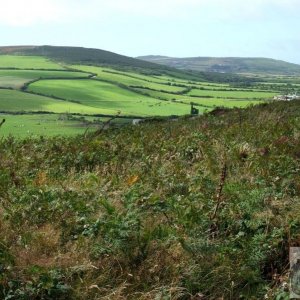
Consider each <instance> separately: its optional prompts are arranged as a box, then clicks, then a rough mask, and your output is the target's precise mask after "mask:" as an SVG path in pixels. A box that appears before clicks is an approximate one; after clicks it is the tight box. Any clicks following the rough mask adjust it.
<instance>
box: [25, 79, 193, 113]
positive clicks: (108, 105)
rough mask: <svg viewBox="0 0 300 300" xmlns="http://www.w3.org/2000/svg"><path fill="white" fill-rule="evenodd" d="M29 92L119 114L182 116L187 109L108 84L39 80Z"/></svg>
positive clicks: (91, 81) (85, 81) (95, 81)
mask: <svg viewBox="0 0 300 300" xmlns="http://www.w3.org/2000/svg"><path fill="white" fill-rule="evenodd" d="M29 91H32V92H35V93H40V94H44V95H48V96H56V97H61V98H65V99H67V100H75V101H79V102H80V103H81V104H83V105H85V106H89V107H94V108H97V109H103V108H104V109H107V110H114V111H113V113H114V114H116V113H117V112H118V111H120V112H121V114H122V115H141V116H151V115H159V116H163V115H182V114H188V113H189V106H187V105H184V104H175V103H172V102H167V101H160V100H157V99H155V98H151V97H146V96H143V95H140V94H137V93H134V92H132V91H130V90H126V89H123V88H120V87H119V86H117V85H113V84H111V83H107V82H102V81H98V80H43V81H38V82H35V83H33V84H31V85H30V86H29Z"/></svg>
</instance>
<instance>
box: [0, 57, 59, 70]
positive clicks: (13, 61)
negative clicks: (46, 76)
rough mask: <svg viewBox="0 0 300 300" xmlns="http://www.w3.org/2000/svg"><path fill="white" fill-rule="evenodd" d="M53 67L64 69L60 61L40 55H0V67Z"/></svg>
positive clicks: (53, 68)
mask: <svg viewBox="0 0 300 300" xmlns="http://www.w3.org/2000/svg"><path fill="white" fill-rule="evenodd" d="M4 68H16V69H52V70H62V69H64V67H63V66H62V64H60V63H56V62H53V61H51V60H49V59H47V58H45V57H40V56H22V55H0V69H4Z"/></svg>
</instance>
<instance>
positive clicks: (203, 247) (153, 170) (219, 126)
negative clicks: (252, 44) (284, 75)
mask: <svg viewBox="0 0 300 300" xmlns="http://www.w3.org/2000/svg"><path fill="white" fill-rule="evenodd" d="M299 121H300V103H299V102H289V103H283V102H277V103H271V104H268V105H259V106H255V107H250V108H247V109H245V110H241V109H233V110H222V109H219V110H216V111H215V112H213V113H212V114H207V115H203V116H200V117H196V118H193V119H189V118H181V119H179V120H178V121H176V122H175V121H166V122H156V123H151V122H149V123H145V124H143V125H140V126H126V127H123V128H118V129H112V130H106V131H104V132H102V133H101V134H100V135H98V136H95V135H93V134H90V135H87V136H85V137H84V136H77V137H54V138H44V137H40V138H33V137H32V138H26V139H24V140H17V139H14V138H13V137H8V138H5V139H4V138H3V139H2V140H1V142H0V157H1V160H0V204H1V206H0V213H1V214H0V230H1V235H0V298H1V299H183V300H185V299H217V298H224V299H263V298H264V297H268V298H269V299H275V298H276V297H277V298H276V299H284V298H285V297H286V295H287V294H286V293H287V292H286V291H285V290H284V288H283V287H282V286H284V282H285V281H286V280H287V277H288V252H289V247H290V246H299V244H300V234H299V232H300V231H299V230H300V204H299V203H300V202H299V196H300V172H299V170H300V122H299Z"/></svg>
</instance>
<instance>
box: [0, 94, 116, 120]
mask: <svg viewBox="0 0 300 300" xmlns="http://www.w3.org/2000/svg"><path fill="white" fill-rule="evenodd" d="M0 111H5V112H8V111H11V112H23V111H28V112H32V111H46V112H54V113H80V114H90V115H92V114H112V113H115V110H112V109H105V108H95V107H90V106H86V105H82V104H80V103H73V102H69V101H63V100H57V99H53V98H50V97H45V96H40V95H34V94H31V93H24V92H20V91H14V90H1V89H0Z"/></svg>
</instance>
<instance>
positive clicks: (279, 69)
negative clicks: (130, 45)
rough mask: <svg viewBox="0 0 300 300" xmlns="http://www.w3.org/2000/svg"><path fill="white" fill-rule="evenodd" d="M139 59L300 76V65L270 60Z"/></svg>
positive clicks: (224, 70)
mask: <svg viewBox="0 0 300 300" xmlns="http://www.w3.org/2000/svg"><path fill="white" fill-rule="evenodd" d="M137 58H138V59H141V60H144V61H148V62H152V63H157V64H162V65H165V66H169V67H173V68H177V69H180V70H194V71H201V72H221V73H250V74H256V73H258V74H273V75H275V74H282V75H300V65H297V64H293V63H288V62H285V61H281V60H275V59H270V58H242V57H189V58H175V57H167V56H155V55H149V56H140V57H137Z"/></svg>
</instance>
